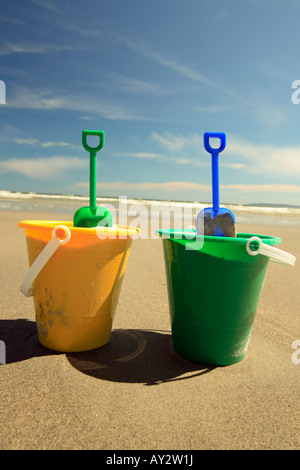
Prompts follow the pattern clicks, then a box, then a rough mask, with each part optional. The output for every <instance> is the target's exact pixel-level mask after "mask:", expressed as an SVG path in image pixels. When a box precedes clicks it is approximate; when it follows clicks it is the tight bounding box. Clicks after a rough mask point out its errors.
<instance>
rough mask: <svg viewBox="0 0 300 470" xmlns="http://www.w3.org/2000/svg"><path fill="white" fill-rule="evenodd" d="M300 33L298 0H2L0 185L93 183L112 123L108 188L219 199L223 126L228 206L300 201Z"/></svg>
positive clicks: (101, 176)
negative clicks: (95, 135) (209, 142)
mask: <svg viewBox="0 0 300 470" xmlns="http://www.w3.org/2000/svg"><path fill="white" fill-rule="evenodd" d="M299 39H300V2H298V1H297V0H226V1H225V0H180V1H179V0H159V1H158V0H152V1H151V2H147V1H145V0H126V1H125V0H86V1H85V2H82V1H78V0H61V1H58V0H9V1H8V0H2V1H1V9H0V80H3V81H4V82H5V84H6V104H1V105H0V190H13V191H34V192H44V193H48V192H49V193H56V194H57V193H62V194H84V195H88V191H89V189H88V188H89V154H88V153H87V152H86V151H85V150H84V149H83V148H82V146H81V132H82V130H83V129H100V130H104V131H105V135H106V143H105V147H104V148H103V150H102V151H101V152H100V153H99V154H98V174H97V181H98V196H119V195H122V196H124V195H126V196H128V197H138V198H148V199H156V198H158V199H174V200H190V201H199V202H209V201H210V200H211V161H210V156H209V154H208V153H206V151H205V150H204V148H203V133H204V132H205V131H220V132H226V135H227V147H226V149H225V150H224V152H223V153H222V154H221V155H220V197H221V204H222V203H223V204H226V203H258V202H264V203H274V204H275V203H276V204H278V203H282V204H296V205H300V182H299V181H300V105H298V104H294V103H293V101H292V96H293V93H294V98H298V95H297V89H298V88H300V87H299V86H298V85H297V83H296V84H295V85H294V86H296V88H294V89H293V88H292V83H293V82H295V81H296V80H298V79H299V80H300V71H299V57H298V55H299V54H298V49H299ZM299 85H300V82H299ZM299 98H300V92H299ZM294 101H295V102H297V99H294ZM91 144H92V141H91Z"/></svg>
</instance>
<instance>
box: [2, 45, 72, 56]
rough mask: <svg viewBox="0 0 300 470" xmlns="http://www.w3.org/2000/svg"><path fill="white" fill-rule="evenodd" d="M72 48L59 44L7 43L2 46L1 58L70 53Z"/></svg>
mask: <svg viewBox="0 0 300 470" xmlns="http://www.w3.org/2000/svg"><path fill="white" fill-rule="evenodd" d="M70 50H72V47H71V46H64V45H59V44H35V43H27V44H25V43H20V44H19V43H14V42H6V43H4V44H2V45H1V46H0V56H6V55H12V54H20V53H21V54H50V53H52V52H59V51H70Z"/></svg>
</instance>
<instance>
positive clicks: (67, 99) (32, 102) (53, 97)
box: [6, 87, 144, 120]
mask: <svg viewBox="0 0 300 470" xmlns="http://www.w3.org/2000/svg"><path fill="white" fill-rule="evenodd" d="M6 107H11V108H19V109H40V110H53V109H62V110H66V109H67V110H72V111H81V112H85V113H93V114H97V115H98V116H99V115H100V116H102V117H104V118H107V119H113V120H141V119H144V117H143V116H141V115H139V114H137V113H135V111H132V110H130V109H126V108H125V107H122V106H121V105H119V104H115V103H110V102H105V101H101V99H99V94H98V95H95V96H91V95H89V96H88V97H87V96H85V95H84V94H81V93H77V94H68V93H66V92H63V91H59V90H52V89H50V88H45V89H30V88H27V87H19V88H18V89H16V90H15V91H14V96H12V97H11V98H10V100H9V101H8V102H7V104H6Z"/></svg>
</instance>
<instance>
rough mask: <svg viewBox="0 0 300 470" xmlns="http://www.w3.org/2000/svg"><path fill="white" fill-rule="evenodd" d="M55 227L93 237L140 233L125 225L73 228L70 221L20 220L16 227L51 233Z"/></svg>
mask: <svg viewBox="0 0 300 470" xmlns="http://www.w3.org/2000/svg"><path fill="white" fill-rule="evenodd" d="M56 225H65V226H66V227H68V228H70V230H71V232H74V233H78V234H79V233H80V234H86V235H93V234H95V233H96V231H97V233H99V231H101V232H103V233H113V234H116V235H125V234H126V235H129V236H130V235H137V234H139V233H140V232H141V229H140V228H139V227H131V226H126V225H115V226H113V227H91V228H87V227H74V226H73V221H70V220H67V221H66V220H21V221H20V222H18V227H20V228H24V229H30V230H41V229H42V230H44V229H46V230H49V231H52V230H53V229H54V227H56Z"/></svg>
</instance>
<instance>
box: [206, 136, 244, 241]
mask: <svg viewBox="0 0 300 470" xmlns="http://www.w3.org/2000/svg"><path fill="white" fill-rule="evenodd" d="M210 138H213V139H215V138H217V139H220V146H219V148H214V147H211V145H210V143H209V140H210ZM203 143H204V148H205V150H206V151H207V152H209V153H210V154H211V163H212V165H211V169H212V199H213V201H212V202H213V206H212V207H206V208H205V209H203V210H202V211H201V212H200V213H199V214H198V216H197V233H198V234H199V235H203V234H204V235H211V236H217V237H235V236H236V227H235V217H234V215H233V213H232V212H231V211H230V210H229V209H225V208H224V207H222V208H220V196H219V153H221V152H222V151H223V150H224V149H225V147H226V134H224V133H223V132H205V133H204V135H203ZM202 218H203V220H202ZM203 231H204V233H203Z"/></svg>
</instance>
